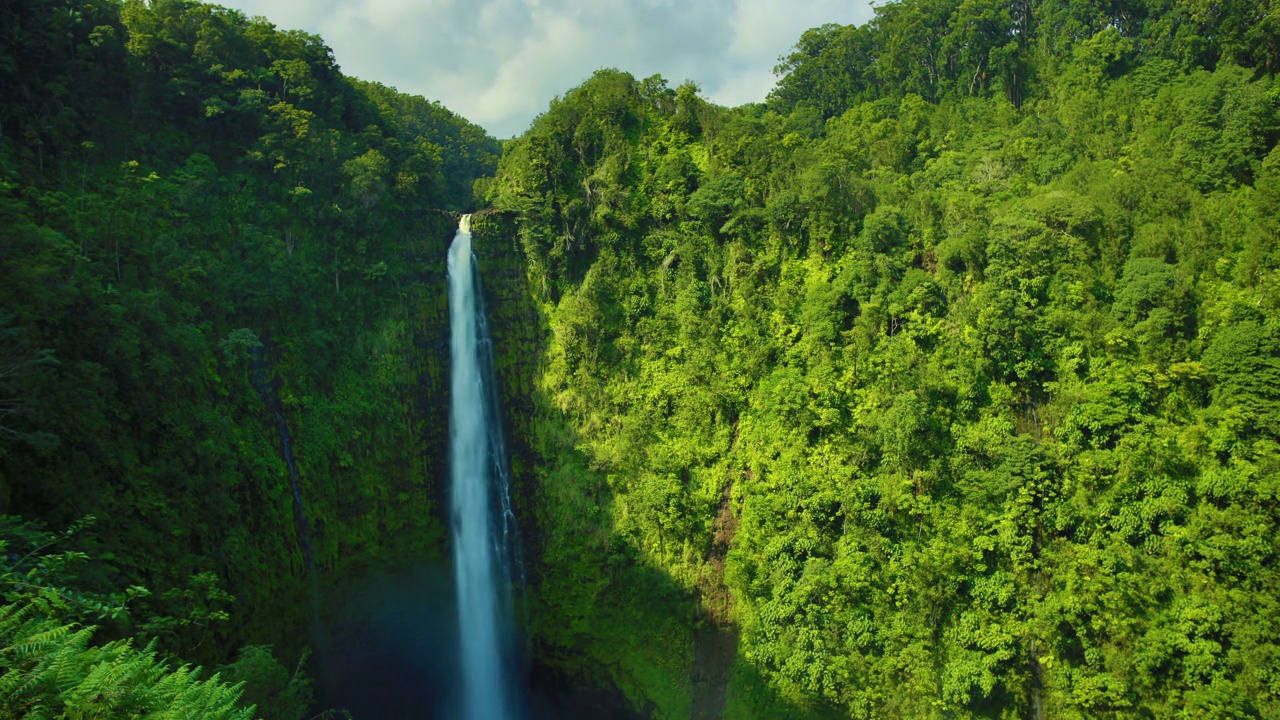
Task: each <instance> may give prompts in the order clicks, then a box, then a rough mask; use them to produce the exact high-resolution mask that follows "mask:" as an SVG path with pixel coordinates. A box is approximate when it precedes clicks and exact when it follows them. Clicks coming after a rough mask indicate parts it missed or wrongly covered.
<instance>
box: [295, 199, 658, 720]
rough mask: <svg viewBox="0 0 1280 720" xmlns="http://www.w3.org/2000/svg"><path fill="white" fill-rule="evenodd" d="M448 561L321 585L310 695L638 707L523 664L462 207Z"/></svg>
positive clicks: (527, 719)
mask: <svg viewBox="0 0 1280 720" xmlns="http://www.w3.org/2000/svg"><path fill="white" fill-rule="evenodd" d="M448 267H449V312H450V331H451V338H450V351H451V358H450V360H451V368H450V375H451V384H450V418H449V423H450V458H449V459H450V462H449V465H450V478H449V479H450V505H451V513H450V524H451V527H450V531H451V533H452V538H451V539H452V549H453V554H452V558H451V560H452V563H450V562H448V560H444V559H441V560H438V561H427V562H421V563H417V564H412V565H408V566H404V567H400V568H396V569H395V570H392V571H383V572H379V573H371V574H370V575H368V576H366V577H363V578H354V579H351V580H349V581H348V582H347V583H345V585H344V586H342V587H338V588H331V589H330V590H329V591H328V592H326V595H327V597H326V598H325V599H324V602H323V605H324V607H325V608H326V612H325V619H324V620H323V622H322V625H323V627H322V631H321V632H320V633H318V634H317V638H318V645H319V648H318V651H319V652H318V656H319V657H318V658H317V663H316V664H317V668H316V670H317V691H318V692H317V695H318V697H317V699H318V700H319V706H320V707H321V708H333V709H338V710H346V711H348V712H350V713H351V714H352V716H353V717H355V718H357V720H384V719H385V720H391V719H393V718H394V719H397V720H398V719H400V718H416V719H421V718H442V719H444V718H447V719H448V720H543V718H546V719H548V720H549V719H550V718H558V719H565V720H576V719H578V718H581V719H583V720H586V719H587V718H599V717H615V718H626V717H639V715H637V714H635V713H633V712H632V711H631V710H630V708H629V707H628V704H627V702H626V700H625V697H624V696H623V695H622V694H621V693H620V692H618V691H617V690H616V689H613V690H609V689H604V690H601V689H594V688H584V687H581V686H579V685H576V684H575V683H573V682H571V681H570V680H569V679H568V678H565V677H564V676H562V675H560V674H558V673H556V672H555V671H554V670H551V669H549V668H546V667H541V666H538V665H536V664H530V662H529V660H528V658H527V657H526V656H527V654H528V653H527V651H526V648H527V642H526V640H525V639H524V637H523V630H524V628H523V627H521V626H520V624H519V623H517V622H515V619H516V617H517V613H516V612H515V607H514V605H515V600H516V598H517V595H518V594H519V591H520V590H521V589H522V586H523V580H524V577H523V569H522V566H521V563H520V556H519V545H518V536H517V531H516V527H515V516H514V513H513V512H512V508H511V502H510V487H509V478H510V474H509V472H508V470H507V459H506V449H505V446H504V442H503V437H502V432H501V421H500V417H501V416H500V415H499V412H498V406H497V396H498V394H497V392H496V388H495V387H494V380H495V377H494V372H493V360H492V346H491V342H490V338H489V334H488V328H487V323H486V320H485V316H484V302H483V295H482V293H481V291H480V277H479V272H478V270H477V268H476V266H475V258H474V255H473V254H472V251H471V233H470V228H469V217H464V218H463V220H462V222H461V224H460V226H459V229H458V233H457V235H456V236H455V238H454V241H453V243H452V245H451V246H450V249H449V258H448Z"/></svg>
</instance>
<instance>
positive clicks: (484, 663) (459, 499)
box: [448, 215, 522, 720]
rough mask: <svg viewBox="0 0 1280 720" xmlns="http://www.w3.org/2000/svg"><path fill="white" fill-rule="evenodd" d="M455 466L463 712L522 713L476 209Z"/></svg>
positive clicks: (454, 305)
mask: <svg viewBox="0 0 1280 720" xmlns="http://www.w3.org/2000/svg"><path fill="white" fill-rule="evenodd" d="M448 268H449V327H450V350H451V372H452V377H451V386H450V392H451V395H450V407H449V428H450V435H449V473H450V482H451V493H452V504H453V508H452V509H453V515H452V519H453V560H454V574H455V576H456V580H457V600H458V628H459V633H460V643H461V655H462V665H461V672H462V698H461V702H462V714H461V717H462V718H463V720H512V719H514V718H516V716H517V714H518V713H517V712H516V705H517V702H516V696H517V694H516V692H515V684H514V682H513V677H514V675H515V672H514V669H515V668H514V665H515V643H514V641H513V627H512V591H511V587H512V584H513V582H514V581H516V580H518V579H522V578H518V575H519V572H520V568H519V557H518V553H517V549H516V548H517V545H516V534H515V522H514V520H515V516H514V514H513V513H512V511H511V499H510V498H511V495H510V487H509V485H510V473H509V472H508V470H507V460H506V448H505V446H504V443H503V438H502V426H501V421H500V418H499V416H498V412H497V409H498V408H497V390H496V388H495V387H494V373H493V350H492V344H491V341H490V339H489V332H488V325H487V322H486V320H485V315H484V301H483V299H482V297H481V294H480V287H479V286H480V282H479V276H478V273H477V270H476V266H475V256H474V255H473V254H472V251H471V216H470V215H465V216H463V218H462V221H461V223H459V225H458V233H457V235H456V236H455V237H454V239H453V244H452V245H451V246H450V247H449V260H448Z"/></svg>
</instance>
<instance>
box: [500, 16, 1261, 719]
mask: <svg viewBox="0 0 1280 720" xmlns="http://www.w3.org/2000/svg"><path fill="white" fill-rule="evenodd" d="M1278 23H1280V14H1278V12H1277V6H1276V5H1275V4H1274V3H1257V2H1215V3H1197V2H1166V1H1164V0H1156V1H1142V0H1138V1H1128V2H1096V1H1092V0H1084V1H1081V0H1043V1H1040V2H1000V1H994V0H993V1H983V0H978V1H974V0H966V1H965V2H958V1H953V0H904V1H902V2H893V3H886V4H884V5H882V6H879V7H878V8H877V9H876V17H875V19H874V20H873V21H872V22H870V23H869V24H867V25H865V26H862V27H840V26H827V27H824V28H818V29H815V30H812V31H810V32H809V33H806V34H805V35H804V37H802V38H801V40H800V42H799V44H798V45H797V47H796V50H795V52H794V53H793V54H792V55H790V56H788V57H786V58H783V60H782V63H781V65H780V67H779V69H778V70H779V72H780V73H781V77H780V80H779V82H778V85H777V88H776V89H775V91H774V92H773V94H772V95H771V97H770V98H769V100H768V102H766V103H763V104H759V105H751V106H746V107H741V108H736V109H732V110H727V109H723V108H719V107H715V106H713V105H711V104H709V103H707V102H705V101H704V100H702V99H701V98H700V97H699V96H698V90H697V87H696V85H694V84H692V83H686V84H683V85H681V86H679V87H677V88H675V89H671V88H670V87H668V85H667V84H666V83H665V82H664V81H663V80H662V78H656V77H655V78H649V79H645V80H637V79H635V78H633V77H631V76H629V75H627V74H625V73H622V72H617V71H601V72H599V73H597V74H596V75H595V76H594V77H593V78H592V79H591V80H589V81H588V82H586V83H585V84H584V85H582V86H581V87H579V88H576V89H574V90H572V91H570V92H569V93H567V94H566V95H565V96H564V97H563V98H561V99H559V100H557V101H556V102H554V103H552V105H551V107H550V109H549V110H548V111H547V112H546V113H545V114H544V115H543V116H541V117H540V118H539V119H538V120H537V121H536V122H535V123H534V125H533V127H532V128H531V129H530V130H529V132H528V133H526V134H525V135H524V136H523V137H521V138H519V139H517V140H516V141H514V142H513V143H511V144H510V145H509V146H508V147H507V148H506V149H505V152H504V154H503V158H502V160H501V163H500V165H499V170H498V174H497V176H496V178H495V179H494V180H493V181H492V182H489V181H483V183H485V190H486V194H487V197H488V198H489V200H490V202H491V203H492V204H493V205H494V206H495V207H496V208H499V209H501V210H505V211H507V212H509V213H512V214H513V217H514V220H513V222H512V227H513V228H515V229H516V230H515V232H517V233H518V240H519V242H520V243H521V246H522V247H523V248H524V251H525V253H526V256H527V258H528V264H529V277H530V287H531V292H532V297H533V302H535V303H536V304H537V305H538V307H539V308H540V313H541V314H542V316H543V317H544V322H545V327H546V338H547V339H546V342H545V352H544V354H543V356H542V361H541V363H540V365H539V367H538V368H537V370H536V372H535V373H534V385H535V387H536V393H535V402H536V410H535V416H534V421H533V422H532V427H531V430H530V437H531V444H532V445H533V446H534V447H535V448H536V449H537V451H538V453H539V454H540V456H541V458H542V462H541V464H540V465H539V467H538V468H537V471H536V473H535V474H536V477H537V478H538V480H537V482H536V483H535V485H536V486H537V487H538V489H539V493H540V495H539V500H538V502H537V503H536V506H537V517H536V522H537V523H538V527H539V528H540V530H541V532H543V533H544V534H545V538H544V541H543V555H542V556H541V558H540V564H539V565H538V568H537V570H536V572H534V573H533V576H534V577H536V578H538V580H537V582H538V585H537V586H536V587H535V589H534V590H533V595H534V601H533V602H534V607H535V610H534V617H535V618H538V621H537V622H535V623H534V626H533V628H532V632H533V633H534V637H535V641H536V642H538V643H541V644H542V646H543V647H544V648H546V650H545V652H546V653H547V654H548V655H552V656H558V657H559V658H560V661H561V662H563V663H565V664H566V665H571V666H576V667H582V668H584V671H587V672H590V671H591V669H593V668H605V669H606V672H607V673H608V674H609V675H611V676H612V677H614V678H615V679H616V680H617V681H618V682H619V683H621V684H622V686H623V687H625V688H627V689H628V691H629V692H631V693H632V695H633V697H634V698H636V699H637V701H639V702H644V703H649V704H650V707H651V708H653V709H654V710H655V713H656V715H657V716H661V717H689V716H690V715H693V716H694V717H718V716H720V714H721V713H723V716H724V717H778V718H796V717H856V718H886V717H904V718H907V717H909V718H921V717H993V718H995V717H999V718H1013V717H1028V718H1044V717H1049V718H1073V717H1078V718H1096V717H1117V718H1118V717H1135V718H1136V717H1276V716H1278V715H1280V644H1278V642H1280V625H1277V617H1280V612H1278V610H1280V608H1278V607H1277V604H1278V602H1280V577H1278V576H1277V572H1278V568H1277V559H1278V558H1277V550H1278V545H1277V543H1278V542H1280V541H1278V540H1277V532H1276V531H1277V492H1278V491H1280V485H1278V482H1280V476H1278V475H1277V471H1278V470H1280V466H1278V465H1277V460H1278V459H1280V458H1278V456H1277V445H1276V440H1277V435H1276V432H1277V427H1276V418H1277V417H1280V415H1278V414H1277V410H1280V405H1277V403H1278V402H1280V335H1278V334H1277V333H1278V331H1280V326H1278V325H1277V319H1278V316H1277V312H1276V310H1277V290H1280V286H1278V285H1277V275H1276V266H1277V262H1278V261H1280V257H1278V256H1277V244H1276V232H1277V217H1278V215H1277V210H1278V209H1280V206H1278V205H1277V201H1278V200H1280V151H1277V150H1275V147H1276V140H1277V137H1278V133H1280V115H1278V114H1277V112H1278V110H1280V107H1278V102H1280V87H1277V86H1276V84H1275V82H1274V78H1273V73H1274V71H1275V70H1276V63H1277V58H1278V57H1280V56H1277V45H1276V41H1277V31H1278V29H1280V24H1278ZM583 648H585V649H586V650H587V652H586V655H585V657H584V656H583V655H582V654H581V651H582V649H583ZM726 648H727V649H726Z"/></svg>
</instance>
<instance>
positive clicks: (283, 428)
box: [250, 346, 316, 604]
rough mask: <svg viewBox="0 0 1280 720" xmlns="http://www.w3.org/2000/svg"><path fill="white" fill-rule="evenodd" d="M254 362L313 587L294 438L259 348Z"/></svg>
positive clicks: (313, 567)
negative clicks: (273, 422) (273, 421)
mask: <svg viewBox="0 0 1280 720" xmlns="http://www.w3.org/2000/svg"><path fill="white" fill-rule="evenodd" d="M250 354H251V357H252V358H253V365H252V367H253V373H252V374H251V376H250V383H251V384H252V385H253V387H254V389H255V390H257V391H258V395H259V396H260V397H261V398H262V402H263V403H264V404H265V405H266V406H267V409H268V410H269V411H271V414H272V415H273V416H275V419H276V431H277V432H278V433H279V435H280V455H281V457H283V458H284V465H285V469H286V470H287V471H288V476H289V492H290V494H291V495H293V529H294V533H295V535H296V537H297V538H298V548H299V549H300V550H301V551H302V559H303V560H304V561H305V562H306V564H307V575H308V577H310V578H311V583H312V585H313V588H312V590H313V593H312V595H313V604H314V602H315V601H314V595H315V593H314V589H315V588H314V585H315V583H316V552H315V549H314V548H313V547H312V545H311V524H310V523H309V522H307V512H306V509H305V508H304V507H303V505H302V487H301V484H300V483H299V482H298V466H297V465H296V464H295V463H294V461H293V438H292V437H291V436H290V435H289V423H287V422H285V420H284V412H283V410H282V408H281V406H280V398H279V397H278V396H277V395H276V393H275V391H274V390H272V388H271V383H270V382H268V380H267V368H268V365H267V358H266V353H265V352H264V351H263V349H262V347H261V346H259V347H255V348H252V349H251V350H250Z"/></svg>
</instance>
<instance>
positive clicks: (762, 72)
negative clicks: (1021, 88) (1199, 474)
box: [215, 0, 872, 138]
mask: <svg viewBox="0 0 1280 720" xmlns="http://www.w3.org/2000/svg"><path fill="white" fill-rule="evenodd" d="M215 2H217V3H218V4H221V5H226V6H228V7H234V8H237V9H239V10H242V11H244V12H245V13H246V14H248V15H251V16H253V15H262V16H265V17H266V18H267V19H268V20H270V21H271V22H272V23H274V24H275V25H276V26H277V27H280V28H282V29H301V30H306V31H307V32H311V33H316V34H318V35H320V36H321V37H323V38H324V40H325V42H326V43H327V44H328V45H329V47H331V48H333V51H334V55H335V56H336V57H337V60H338V64H339V65H341V66H342V70H343V72H344V73H346V74H348V75H354V76H355V77H358V78H361V79H362V80H375V81H377V82H380V83H382V84H384V85H390V86H392V87H395V88H396V89H398V90H400V91H401V92H406V93H411V94H414V95H422V96H423V97H425V98H427V99H428V100H438V101H440V102H441V103H443V104H444V105H445V107H448V108H449V109H450V110H453V111H454V112H456V113H458V114H460V115H462V116H463V117H465V118H467V119H468V120H470V121H472V122H474V123H476V124H478V125H480V126H482V127H484V128H485V129H486V130H488V131H489V132H490V133H492V134H493V135H494V136H496V137H499V138H508V137H512V136H515V135H519V134H520V133H522V132H524V130H525V129H526V128H528V126H529V123H530V122H531V121H532V120H533V118H534V117H535V116H537V115H538V113H540V112H542V111H544V110H545V109H546V108H547V105H548V103H550V102H551V100H552V98H554V97H557V96H559V95H563V94H564V93H565V92H566V91H567V90H569V89H571V88H573V87H575V86H577V85H579V84H581V83H582V81H584V80H586V79H587V78H588V77H590V76H591V73H593V72H594V71H596V70H598V69H600V68H606V67H615V68H618V69H620V70H625V71H627V72H630V73H631V74H632V75H635V76H636V77H637V78H645V77H648V76H650V75H653V74H655V73H658V74H661V75H662V76H663V77H665V78H666V79H667V80H668V82H670V84H671V86H672V87H675V86H676V85H678V84H680V83H682V82H684V81H685V80H693V81H694V82H696V83H697V84H698V86H699V87H701V88H702V94H703V96H704V97H706V98H708V99H710V100H712V101H713V102H716V103H719V104H721V105H728V106H735V105H741V104H743V103H748V102H759V101H761V100H764V98H765V96H766V95H767V94H768V92H769V90H770V89H771V88H772V87H773V83H774V80H775V78H774V76H773V67H774V65H776V64H777V62H778V57H779V56H780V55H785V54H786V53H788V52H789V51H790V49H791V47H792V46H793V45H794V44H795V42H796V40H798V39H799V37H800V35H801V33H803V32H804V31H805V30H807V29H809V28H811V27H817V26H819V25H823V24H825V23H840V24H850V23H856V24H861V23H863V22H865V21H867V20H868V19H870V18H871V15H872V10H871V2H870V0H215Z"/></svg>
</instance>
